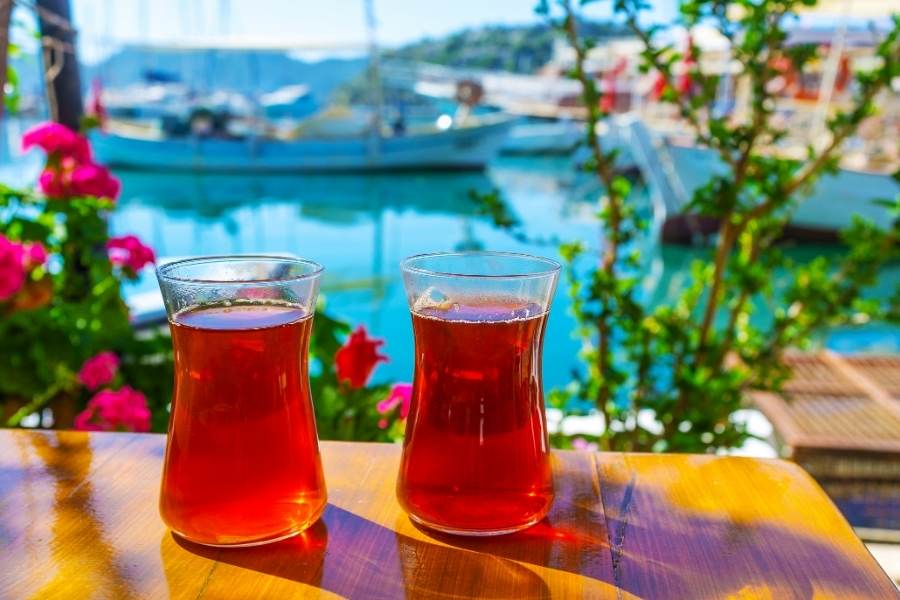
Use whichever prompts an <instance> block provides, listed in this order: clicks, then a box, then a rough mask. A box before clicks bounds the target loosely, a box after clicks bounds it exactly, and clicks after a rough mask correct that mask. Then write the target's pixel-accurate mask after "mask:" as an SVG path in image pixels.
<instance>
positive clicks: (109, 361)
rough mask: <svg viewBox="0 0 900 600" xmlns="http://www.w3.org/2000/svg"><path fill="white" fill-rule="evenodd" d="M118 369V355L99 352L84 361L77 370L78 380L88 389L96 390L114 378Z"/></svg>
mask: <svg viewBox="0 0 900 600" xmlns="http://www.w3.org/2000/svg"><path fill="white" fill-rule="evenodd" d="M118 370H119V357H118V356H116V355H115V354H113V353H112V352H108V351H107V352H101V353H100V354H98V355H97V356H94V357H92V358H89V359H87V360H86V361H85V362H84V365H82V367H81V370H80V371H78V381H80V382H81V383H82V384H84V385H85V387H87V388H88V389H89V390H96V389H97V388H98V387H101V386H104V385H106V384H107V383H110V382H111V381H112V380H113V379H115V377H116V373H117V372H118Z"/></svg>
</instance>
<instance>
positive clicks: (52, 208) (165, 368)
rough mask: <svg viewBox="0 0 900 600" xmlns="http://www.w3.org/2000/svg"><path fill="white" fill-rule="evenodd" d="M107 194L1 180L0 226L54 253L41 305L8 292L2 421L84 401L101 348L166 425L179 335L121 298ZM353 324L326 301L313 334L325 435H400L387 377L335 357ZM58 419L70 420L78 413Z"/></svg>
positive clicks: (1, 311) (119, 381)
mask: <svg viewBox="0 0 900 600" xmlns="http://www.w3.org/2000/svg"><path fill="white" fill-rule="evenodd" d="M114 206H115V205H114V204H113V203H112V202H111V201H109V200H100V199H97V198H67V199H62V200H52V199H47V198H44V197H43V196H40V195H38V194H35V193H33V192H31V191H28V190H15V189H12V188H9V187H6V186H3V185H2V184H0V233H2V234H3V235H4V236H6V237H8V238H9V239H12V240H15V241H19V242H41V243H43V244H44V246H45V247H46V248H47V250H48V252H49V253H50V254H51V259H50V261H49V262H48V265H47V267H46V268H39V269H37V270H35V271H34V272H33V273H31V275H30V277H31V280H30V281H29V282H28V286H33V287H35V289H44V288H41V287H40V286H44V285H49V289H47V290H45V291H47V292H48V294H47V297H46V298H44V299H42V300H39V301H36V302H34V303H33V306H28V307H22V306H15V305H14V304H13V303H11V302H6V303H2V302H0V408H5V409H6V411H5V412H6V414H7V415H8V417H4V422H3V423H2V424H5V425H8V426H16V425H19V424H20V423H21V421H22V419H23V418H24V417H26V416H28V415H29V414H32V413H34V412H36V411H39V410H40V409H41V408H43V407H45V406H48V405H50V406H51V407H56V406H57V405H58V404H56V403H58V402H60V401H64V402H68V403H69V404H70V405H71V407H72V408H73V409H74V411H75V412H78V411H80V410H82V409H83V408H84V407H85V405H86V404H87V402H88V400H89V399H90V397H91V395H92V393H93V392H91V391H89V390H87V389H86V388H85V387H84V386H82V385H81V384H80V383H79V382H78V380H77V377H76V374H77V372H78V371H79V369H80V368H81V366H82V365H83V364H84V362H85V361H86V360H87V359H89V358H91V357H93V356H95V355H96V354H98V353H100V352H103V351H111V352H114V353H115V354H116V355H117V356H118V357H119V359H120V361H121V364H120V368H119V375H118V376H117V377H116V380H115V381H114V382H113V385H114V387H119V386H121V385H128V386H131V387H132V388H134V389H136V390H138V391H140V392H142V393H143V394H144V395H145V396H146V397H147V401H148V405H149V408H150V411H151V415H152V417H151V428H152V430H153V431H159V432H164V431H166V429H167V427H168V421H169V408H168V407H169V403H170V401H171V397H172V382H173V378H174V376H173V354H172V342H171V339H170V337H169V335H168V330H167V329H166V328H157V329H152V330H146V331H136V330H135V329H134V327H133V326H132V324H131V322H130V320H129V314H128V307H127V305H126V304H125V302H124V301H123V299H122V279H123V278H126V277H128V275H127V274H126V273H124V272H122V271H120V270H118V269H114V268H113V265H112V264H111V263H110V261H109V258H108V256H107V252H106V242H107V240H108V231H107V225H106V214H107V213H108V212H109V211H110V210H113V209H114ZM349 330H350V326H349V325H348V324H347V323H345V322H342V321H340V320H337V319H336V318H334V317H332V316H331V315H329V314H328V313H327V312H326V311H325V310H324V302H322V303H320V306H319V309H318V310H317V314H316V316H315V326H314V327H313V333H312V338H311V341H310V360H311V377H310V384H311V391H312V395H313V398H314V406H315V410H316V418H317V422H318V430H319V435H320V436H321V437H322V438H324V439H344V440H365V441H392V440H395V439H398V438H399V437H400V436H401V435H402V428H403V422H402V421H400V420H399V418H398V414H396V411H394V412H392V413H390V414H387V415H381V414H379V413H378V412H377V411H376V405H377V403H378V402H379V401H380V400H382V399H384V398H385V397H387V395H388V392H389V387H390V386H389V385H387V384H384V385H377V386H369V387H364V388H361V389H352V388H350V387H349V386H348V385H347V384H346V383H342V382H339V381H338V379H337V375H336V372H335V369H334V357H335V354H336V353H337V351H338V349H339V348H340V347H341V345H342V343H343V339H344V337H345V336H346V334H347V333H348V332H349ZM54 413H55V415H56V416H57V423H56V425H57V426H61V427H71V426H72V423H71V422H59V420H58V418H59V414H57V412H56V411H54Z"/></svg>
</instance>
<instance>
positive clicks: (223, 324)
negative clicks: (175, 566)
mask: <svg viewBox="0 0 900 600" xmlns="http://www.w3.org/2000/svg"><path fill="white" fill-rule="evenodd" d="M311 329H312V316H311V315H310V314H308V313H306V312H304V311H303V310H302V309H299V308H296V307H291V306H279V305H234V306H230V307H224V306H217V307H211V308H201V309H197V310H190V311H187V312H182V313H179V314H177V315H176V316H175V317H174V318H173V319H172V322H171V331H172V341H173V344H174V348H175V393H174V396H173V399H172V417H171V422H170V424H169V441H168V446H167V448H166V460H165V468H164V472H163V480H162V493H161V497H160V512H161V514H162V517H163V520H164V521H165V522H166V524H168V525H169V527H171V528H172V529H173V530H174V531H175V532H177V533H179V534H181V535H183V536H184V537H187V538H189V539H191V540H193V541H197V542H201V543H208V544H242V543H252V542H261V541H265V540H272V539H277V538H280V537H284V536H287V535H290V534H292V533H296V532H298V531H301V530H303V529H305V528H306V527H308V526H309V525H311V524H312V523H313V522H314V521H315V520H316V519H317V518H318V517H319V515H320V514H321V513H322V510H323V509H324V507H325V500H326V494H325V483H324V481H323V478H322V467H321V462H320V458H319V448H318V443H317V440H316V425H315V415H314V413H313V408H312V402H311V399H310V394H309V381H308V373H307V360H306V355H307V349H308V346H309V336H310V331H311Z"/></svg>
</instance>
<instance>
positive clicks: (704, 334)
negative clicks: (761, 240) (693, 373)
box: [694, 220, 740, 365]
mask: <svg viewBox="0 0 900 600" xmlns="http://www.w3.org/2000/svg"><path fill="white" fill-rule="evenodd" d="M739 233H740V231H739V229H738V228H737V227H736V226H735V225H733V224H732V223H731V222H730V221H727V220H723V221H722V226H721V229H720V230H719V241H718V244H717V245H716V257H715V267H714V271H713V281H712V286H711V287H710V290H709V298H708V299H707V301H706V309H705V310H704V312H703V322H702V323H701V325H700V339H699V343H698V346H697V354H696V356H695V358H694V364H695V365H699V364H700V363H701V362H702V360H703V356H704V350H705V349H706V341H707V338H708V337H709V330H710V329H711V328H712V324H713V320H714V319H715V317H716V309H717V308H718V305H719V292H720V291H721V289H722V282H723V281H724V279H725V268H726V266H727V262H728V255H729V254H730V253H731V248H732V246H733V245H734V241H735V240H736V239H737V236H738V234H739Z"/></svg>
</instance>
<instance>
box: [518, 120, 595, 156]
mask: <svg viewBox="0 0 900 600" xmlns="http://www.w3.org/2000/svg"><path fill="white" fill-rule="evenodd" d="M584 127H585V125H584V123H582V122H580V121H573V120H566V119H561V120H559V121H545V122H525V123H521V124H518V125H516V126H515V127H513V128H512V131H510V132H509V135H508V136H507V138H506V140H505V141H504V142H503V145H502V146H501V147H500V153H501V154H507V155H513V156H546V155H556V154H560V155H568V154H571V153H572V152H574V151H575V149H576V148H577V147H578V145H579V144H581V142H582V141H584Z"/></svg>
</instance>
